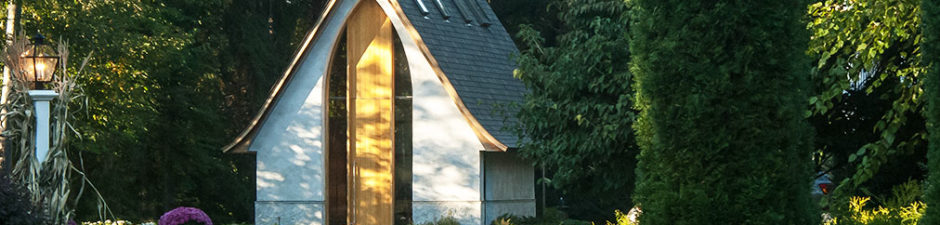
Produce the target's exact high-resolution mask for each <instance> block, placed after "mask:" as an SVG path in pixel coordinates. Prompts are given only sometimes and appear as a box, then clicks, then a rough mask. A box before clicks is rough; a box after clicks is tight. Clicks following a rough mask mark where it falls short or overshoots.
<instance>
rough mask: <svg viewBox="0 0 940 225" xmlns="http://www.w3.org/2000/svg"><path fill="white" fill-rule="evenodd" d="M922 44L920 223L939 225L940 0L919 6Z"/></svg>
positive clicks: (925, 0)
mask: <svg viewBox="0 0 940 225" xmlns="http://www.w3.org/2000/svg"><path fill="white" fill-rule="evenodd" d="M921 4H922V5H921V10H923V12H922V13H923V14H921V18H922V19H923V27H924V29H923V31H924V41H923V42H922V43H923V45H922V46H921V49H923V51H924V53H923V54H924V55H923V57H924V58H923V59H924V62H923V63H924V64H927V65H928V68H927V74H926V75H927V79H926V83H925V84H924V87H925V89H926V90H924V95H925V98H926V101H927V110H926V117H927V142H928V144H927V145H928V147H927V149H928V150H927V167H928V168H927V169H928V170H929V171H928V173H929V174H928V176H927V188H926V189H927V190H926V196H925V199H924V200H925V202H926V203H927V205H928V206H929V207H927V212H926V213H925V214H924V218H923V220H922V224H928V225H933V224H940V207H938V205H940V30H938V29H940V1H938V0H923V2H922V3H921Z"/></svg>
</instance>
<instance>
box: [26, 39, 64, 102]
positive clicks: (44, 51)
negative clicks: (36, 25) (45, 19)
mask: <svg viewBox="0 0 940 225" xmlns="http://www.w3.org/2000/svg"><path fill="white" fill-rule="evenodd" d="M30 40H31V41H32V44H30V45H29V46H27V48H26V51H24V52H23V54H22V55H20V59H21V62H23V63H21V64H22V65H21V66H22V68H21V69H22V70H21V71H23V75H24V78H26V81H28V82H30V83H32V84H33V87H32V89H36V90H38V89H41V88H42V87H43V85H44V84H46V83H49V82H52V80H53V79H54V78H55V71H56V68H57V67H58V66H59V64H58V63H59V56H58V55H56V52H55V50H53V49H52V47H51V46H49V44H47V43H46V37H44V36H42V34H38V33H37V34H36V36H33V38H31V39H30Z"/></svg>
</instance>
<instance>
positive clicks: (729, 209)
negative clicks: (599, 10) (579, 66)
mask: <svg viewBox="0 0 940 225" xmlns="http://www.w3.org/2000/svg"><path fill="white" fill-rule="evenodd" d="M633 2H634V3H635V4H634V8H633V10H632V12H631V13H632V14H633V17H632V18H633V24H632V25H631V26H630V27H631V29H632V31H631V32H632V34H633V39H632V40H631V44H630V49H631V51H632V57H633V63H632V67H631V71H632V72H633V73H634V76H635V77H634V78H635V85H636V89H637V92H638V93H637V101H636V107H637V108H638V109H640V110H641V117H640V119H639V121H638V122H637V123H635V125H634V128H635V129H636V131H637V141H638V143H639V145H640V146H641V152H640V155H639V156H638V158H639V160H640V161H639V164H638V166H637V167H638V171H637V173H638V180H639V181H638V184H637V191H636V193H635V195H634V199H635V201H636V202H637V203H638V204H639V205H640V207H642V208H643V214H642V216H641V217H640V222H641V223H642V224H644V225H660V224H670V225H672V224H675V225H683V224H695V225H698V224H818V223H819V214H818V213H816V210H815V208H814V204H813V203H812V201H811V198H810V196H809V195H810V193H809V190H810V184H811V183H810V182H811V180H812V176H813V173H812V169H811V164H812V161H811V151H810V150H811V145H810V144H811V143H812V142H811V138H812V135H811V129H810V128H809V126H808V123H807V122H806V121H805V119H804V115H805V114H806V113H807V111H806V104H807V100H808V94H809V93H808V90H807V89H808V83H807V81H808V80H809V75H810V74H809V72H810V68H809V67H808V65H809V64H808V61H807V57H806V55H804V52H805V51H806V43H807V42H808V40H809V38H808V35H807V32H806V31H805V26H806V25H805V24H804V23H803V22H801V19H800V18H801V17H802V16H803V13H804V12H805V10H806V2H805V1H779V0H759V1H731V0H716V1H684V0H635V1H633Z"/></svg>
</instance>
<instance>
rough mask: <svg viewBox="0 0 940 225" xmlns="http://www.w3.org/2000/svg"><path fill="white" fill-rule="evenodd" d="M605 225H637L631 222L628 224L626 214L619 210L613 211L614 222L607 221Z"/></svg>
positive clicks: (628, 219)
mask: <svg viewBox="0 0 940 225" xmlns="http://www.w3.org/2000/svg"><path fill="white" fill-rule="evenodd" d="M605 224H606V225H637V224H635V223H633V222H630V217H628V216H627V214H626V213H623V212H621V211H620V210H616V211H614V222H610V221H607V223H605Z"/></svg>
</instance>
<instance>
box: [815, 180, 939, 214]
mask: <svg viewBox="0 0 940 225" xmlns="http://www.w3.org/2000/svg"><path fill="white" fill-rule="evenodd" d="M891 193H892V194H891V196H889V197H878V196H875V197H859V196H855V197H851V198H849V199H848V201H847V202H848V205H847V206H843V207H835V208H833V209H834V211H833V212H832V214H833V216H835V218H833V220H831V221H827V222H826V223H825V224H826V225H861V224H867V225H880V224H892V225H895V224H901V225H914V224H918V222H919V221H920V220H921V217H922V216H923V215H924V212H925V208H926V207H927V205H925V204H924V202H922V201H921V200H920V198H921V196H922V195H923V188H922V186H921V184H920V182H919V181H916V180H911V181H908V182H906V183H903V184H899V185H896V186H894V187H892V188H891ZM834 201H846V200H845V199H841V200H840V199H835V200H834ZM872 202H876V203H878V204H869V203H872Z"/></svg>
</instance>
